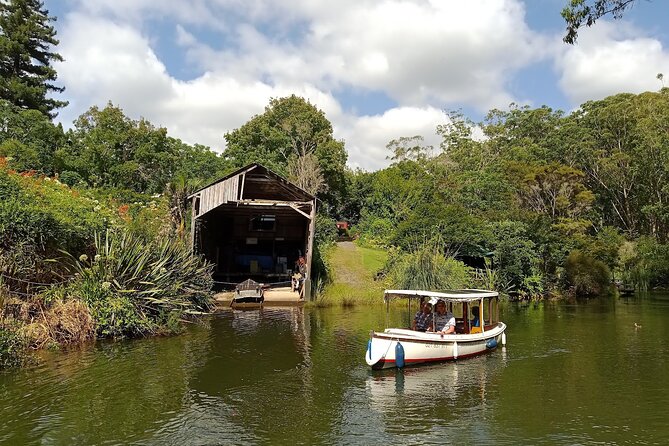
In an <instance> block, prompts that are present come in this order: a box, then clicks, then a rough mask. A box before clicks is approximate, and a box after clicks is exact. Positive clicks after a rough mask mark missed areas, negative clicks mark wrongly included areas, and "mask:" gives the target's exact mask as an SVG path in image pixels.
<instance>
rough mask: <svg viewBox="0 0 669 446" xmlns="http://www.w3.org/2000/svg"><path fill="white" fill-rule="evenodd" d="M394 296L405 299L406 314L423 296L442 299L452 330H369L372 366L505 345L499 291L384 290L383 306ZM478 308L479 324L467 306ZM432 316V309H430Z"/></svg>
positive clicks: (448, 357)
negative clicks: (453, 324) (451, 317)
mask: <svg viewBox="0 0 669 446" xmlns="http://www.w3.org/2000/svg"><path fill="white" fill-rule="evenodd" d="M394 299H407V301H408V306H409V314H410V315H411V317H413V312H412V311H411V304H412V302H413V303H414V304H415V307H414V308H415V309H416V310H417V309H418V308H419V305H417V304H416V302H419V301H420V300H421V299H424V300H426V301H428V302H430V303H431V304H433V309H434V306H435V304H436V303H437V302H438V301H439V300H442V301H444V302H446V305H447V307H448V309H449V310H450V312H451V313H453V314H455V317H456V331H455V333H452V334H441V333H438V332H436V328H437V327H434V326H433V328H432V332H430V331H428V332H421V331H414V330H411V329H408V328H386V329H385V330H384V331H382V332H376V331H373V332H372V333H371V337H370V339H369V342H368V343H367V352H366V353H365V360H366V361H367V364H368V365H370V366H371V367H372V369H375V370H377V369H386V368H391V367H400V368H402V367H404V366H405V365H416V364H424V363H431V362H439V361H451V360H455V359H462V358H468V357H471V356H476V355H481V354H484V353H486V352H488V351H491V350H494V349H495V348H496V347H497V346H498V345H500V344H501V345H506V334H505V333H504V331H505V330H506V325H505V324H504V323H503V322H500V321H499V293H497V292H495V291H486V290H457V291H448V292H444V293H440V292H435V291H420V290H386V292H385V295H384V300H385V301H386V308H387V309H388V308H389V306H390V302H391V301H392V300H394ZM475 306H478V308H479V313H480V314H479V319H480V323H479V326H473V324H472V322H471V320H470V315H471V309H472V308H473V307H475ZM433 320H434V313H433Z"/></svg>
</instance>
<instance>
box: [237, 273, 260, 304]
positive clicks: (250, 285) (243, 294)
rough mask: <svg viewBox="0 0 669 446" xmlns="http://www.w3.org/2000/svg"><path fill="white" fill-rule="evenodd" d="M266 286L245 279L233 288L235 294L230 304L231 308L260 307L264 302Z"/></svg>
mask: <svg viewBox="0 0 669 446" xmlns="http://www.w3.org/2000/svg"><path fill="white" fill-rule="evenodd" d="M265 288H266V285H264V284H262V283H258V282H256V281H255V280H251V279H247V280H245V281H244V282H242V283H240V284H238V285H237V286H236V287H235V294H234V295H233V296H232V301H231V302H230V306H231V307H235V306H237V307H239V306H242V305H243V306H255V307H257V306H261V305H262V303H263V302H264V301H265Z"/></svg>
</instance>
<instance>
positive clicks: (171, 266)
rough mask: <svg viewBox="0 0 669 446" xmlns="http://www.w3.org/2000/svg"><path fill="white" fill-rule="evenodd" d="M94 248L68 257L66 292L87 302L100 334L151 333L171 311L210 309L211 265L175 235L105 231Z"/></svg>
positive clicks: (172, 314)
mask: <svg viewBox="0 0 669 446" xmlns="http://www.w3.org/2000/svg"><path fill="white" fill-rule="evenodd" d="M95 248H96V250H95V251H96V254H95V256H94V257H93V258H91V259H89V258H88V256H86V255H82V256H81V257H80V258H79V259H75V258H73V262H74V264H75V266H76V270H77V275H76V277H75V279H74V280H73V281H72V282H71V283H69V284H68V285H67V286H66V294H67V295H69V296H71V297H74V298H79V299H81V300H83V301H84V302H85V303H86V305H88V307H89V309H90V311H91V315H92V316H93V319H94V320H95V322H96V326H97V334H98V335H99V336H103V337H123V336H142V335H146V334H150V333H155V332H157V331H159V330H161V329H162V328H163V327H164V326H165V325H166V324H173V321H172V319H173V318H174V317H182V316H183V315H186V314H189V313H197V312H203V311H204V312H206V311H208V310H209V309H210V306H211V294H210V289H211V286H212V281H211V280H212V279H211V267H210V265H208V264H206V263H205V262H204V261H203V260H202V259H201V258H199V257H196V256H192V255H191V253H190V249H189V248H188V247H187V246H186V245H184V244H183V243H181V242H180V241H178V240H173V239H166V240H161V241H154V242H151V243H146V241H145V240H143V239H142V238H140V237H137V236H135V235H133V234H132V233H129V232H123V233H120V234H118V233H114V232H107V233H106V234H105V235H104V236H101V235H98V236H97V237H96V240H95ZM175 315H176V316H175ZM171 321H172V322H171Z"/></svg>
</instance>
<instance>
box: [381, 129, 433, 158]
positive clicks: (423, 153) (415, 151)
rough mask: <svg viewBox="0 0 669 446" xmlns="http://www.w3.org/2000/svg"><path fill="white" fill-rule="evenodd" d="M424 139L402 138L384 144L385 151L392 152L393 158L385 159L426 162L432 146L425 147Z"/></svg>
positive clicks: (430, 155)
mask: <svg viewBox="0 0 669 446" xmlns="http://www.w3.org/2000/svg"><path fill="white" fill-rule="evenodd" d="M424 141H425V139H424V138H423V137H422V136H419V135H416V136H411V137H409V136H402V137H400V138H399V139H393V140H392V141H390V142H389V143H388V144H386V149H388V150H389V151H390V152H392V154H393V156H391V157H390V156H387V157H386V159H390V160H392V161H405V160H413V161H417V160H426V159H428V158H431V157H432V151H433V147H432V146H425V145H423V142H424Z"/></svg>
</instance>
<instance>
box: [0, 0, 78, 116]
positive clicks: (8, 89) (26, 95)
mask: <svg viewBox="0 0 669 446" xmlns="http://www.w3.org/2000/svg"><path fill="white" fill-rule="evenodd" d="M55 20H56V19H55V17H49V11H47V10H46V9H44V3H43V2H42V1H41V0H4V1H0V99H7V100H8V101H10V102H11V103H12V104H14V105H17V106H19V107H22V108H27V109H33V110H39V111H40V112H42V113H44V114H45V115H48V116H49V117H51V118H54V117H55V116H56V115H57V113H56V112H54V110H55V109H58V108H61V107H64V106H66V105H67V102H65V101H59V100H56V99H53V98H50V97H47V95H48V94H49V93H51V92H56V93H61V92H63V91H64V87H57V86H55V85H54V84H53V83H52V82H53V81H55V80H56V78H57V73H56V70H55V69H54V68H53V66H52V63H53V62H54V61H56V62H61V61H62V60H63V58H62V57H61V55H60V54H58V53H55V52H53V51H51V49H50V48H51V47H52V46H56V45H58V40H56V30H55V28H54V27H53V26H52V25H51V22H53V21H55Z"/></svg>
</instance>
